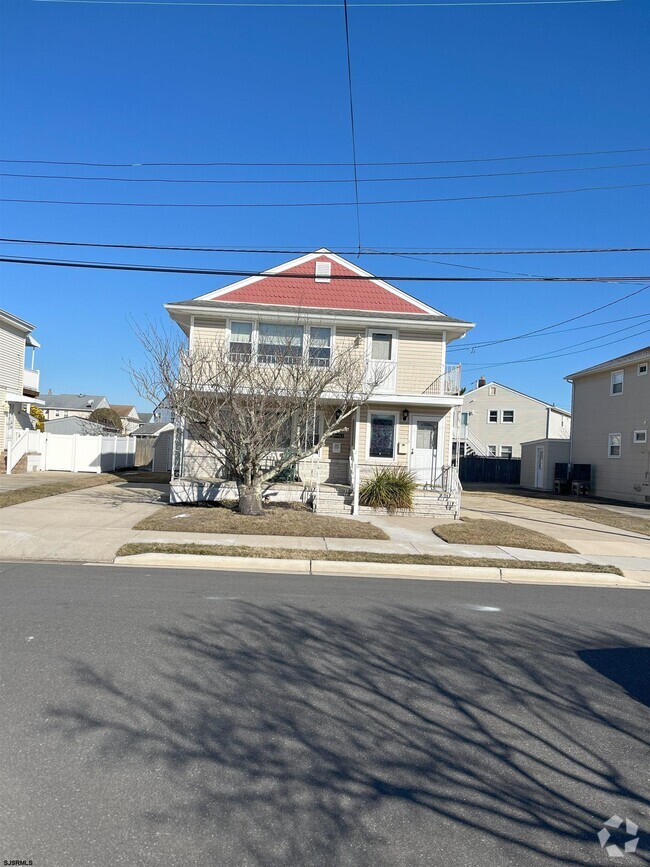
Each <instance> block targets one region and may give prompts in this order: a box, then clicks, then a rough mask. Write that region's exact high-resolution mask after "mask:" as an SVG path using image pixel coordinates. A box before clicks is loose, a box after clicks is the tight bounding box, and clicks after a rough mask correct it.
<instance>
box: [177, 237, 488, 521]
mask: <svg viewBox="0 0 650 867" xmlns="http://www.w3.org/2000/svg"><path fill="white" fill-rule="evenodd" d="M349 278H353V279H349ZM165 306H166V309H167V311H168V313H169V315H170V316H171V318H172V319H173V320H174V321H175V322H176V323H177V324H178V325H179V326H180V327H181V329H182V330H183V332H184V333H185V335H186V336H187V338H188V341H189V347H190V351H191V349H192V346H195V345H198V344H203V345H205V344H206V343H210V342H212V343H218V344H220V345H225V346H230V347H231V351H236V352H237V353H238V354H241V353H243V352H245V353H246V354H247V355H250V357H251V358H255V357H257V356H260V357H262V355H263V353H267V354H268V346H272V344H273V342H274V340H276V339H277V337H278V334H279V333H280V332H281V331H282V329H283V328H284V329H285V330H286V327H287V323H290V324H291V328H292V329H293V332H292V333H293V334H294V338H293V339H294V340H295V343H296V347H298V348H297V351H305V350H304V346H305V345H306V344H307V339H309V340H310V345H311V346H312V347H313V346H317V347H318V348H317V350H316V351H317V354H318V364H328V363H329V359H331V358H334V357H335V356H336V353H337V351H338V352H343V351H344V349H345V347H349V346H352V345H353V346H355V347H358V350H359V352H360V353H361V355H362V356H364V357H365V359H366V360H367V365H368V369H372V367H373V365H381V368H382V370H383V371H385V376H384V378H383V380H382V382H381V384H380V385H379V386H378V387H377V388H376V390H375V391H374V392H373V393H371V394H370V395H369V397H368V399H367V400H366V401H364V403H363V404H362V405H360V406H359V407H358V409H357V410H356V414H355V416H354V417H353V418H352V419H351V420H350V424H349V426H348V427H347V429H346V430H345V431H344V432H343V433H342V434H339V435H338V436H336V437H333V438H331V439H329V440H327V441H324V442H321V443H320V448H319V451H318V453H317V455H316V458H317V461H316V469H315V471H316V473H317V482H318V484H319V485H344V486H350V485H355V486H356V487H357V488H358V485H359V484H360V483H361V482H362V481H363V479H364V478H367V477H368V476H370V475H371V474H372V471H373V469H374V468H376V467H386V466H391V465H399V466H403V467H407V468H409V469H410V470H411V471H412V472H413V473H414V474H415V475H416V477H417V480H418V482H419V483H420V484H421V485H422V486H423V487H424V486H427V487H429V488H432V489H435V488H436V487H437V486H440V484H441V479H442V476H443V473H444V471H445V469H446V468H448V467H449V466H450V465H451V454H452V439H453V436H452V435H453V430H452V421H453V409H454V408H455V407H458V406H460V404H461V403H462V400H463V399H462V397H461V396H460V366H459V365H448V364H447V362H446V350H447V345H448V344H449V343H451V342H452V341H454V340H457V339H458V338H460V337H462V336H463V335H464V334H466V333H467V331H468V330H469V329H470V328H472V327H473V323H470V322H465V321H464V320H459V319H452V318H450V317H449V316H446V315H445V314H443V313H441V312H440V311H439V310H437V309H434V308H433V307H431V306H429V305H428V304H425V303H424V302H422V301H419V300H418V299H416V298H414V297H412V296H410V295H408V294H407V293H405V292H403V291H401V290H400V289H397V288H396V287H394V286H391V285H390V284H388V283H386V282H385V281H383V280H380V279H378V278H376V277H374V276H373V275H372V274H370V273H369V272H367V271H365V270H363V269H362V268H360V267H359V266H357V265H355V264H353V263H351V262H348V261H347V260H346V259H344V258H342V257H340V256H338V255H335V254H334V253H331V252H329V251H328V250H325V249H322V250H319V251H317V252H315V253H310V254H308V255H305V256H301V257H300V258H297V259H294V260H292V261H290V262H286V263H284V264H282V265H279V266H277V267H275V268H271V269H270V270H268V271H265V272H263V273H261V274H259V275H256V276H254V277H248V278H246V279H244V280H240V281H238V282H237V283H233V284H231V285H229V286H225V287H223V288H222V289H219V290H216V291H212V292H208V293H207V294H205V295H201V296H199V297H198V298H193V299H190V300H187V301H180V302H176V303H172V304H167V305H165ZM301 348H302V349H301ZM334 405H335V402H334ZM181 422H182V420H179V421H178V423H177V438H180V441H177V442H176V445H175V450H174V453H175V455H176V458H177V460H176V461H175V468H174V475H175V476H176V477H179V476H180V477H182V478H183V479H185V480H192V479H194V480H210V479H217V480H218V478H219V472H220V469H219V466H218V465H216V464H215V461H214V459H211V458H209V456H207V455H206V454H205V453H204V452H203V451H202V450H201V449H200V448H197V445H196V443H195V442H193V440H192V439H191V438H190V437H188V436H187V435H186V434H185V433H181V432H180V430H181V428H180V424H181ZM310 472H312V473H313V472H314V462H313V461H311V462H310ZM174 481H175V479H174V478H173V479H172V499H173V497H174V490H175V487H174ZM208 488H209V486H208V485H206V484H201V485H199V486H195V488H194V489H193V490H194V491H195V492H196V491H197V490H199V489H200V491H202V492H203V493H202V494H201V496H205V492H206V490H207V489H208ZM184 489H185V490H188V488H187V486H185V488H184ZM192 496H199V495H198V494H196V493H195V494H194V495H192ZM353 510H354V506H353Z"/></svg>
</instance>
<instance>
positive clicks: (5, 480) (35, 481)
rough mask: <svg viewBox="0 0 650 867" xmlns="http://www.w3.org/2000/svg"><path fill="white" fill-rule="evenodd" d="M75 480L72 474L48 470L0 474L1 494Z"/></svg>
mask: <svg viewBox="0 0 650 867" xmlns="http://www.w3.org/2000/svg"><path fill="white" fill-rule="evenodd" d="M71 477H72V478H74V476H73V474H72V473H65V472H58V471H57V470H47V471H45V472H42V473H12V474H11V475H9V476H8V475H7V474H6V473H0V494H3V493H5V491H19V490H22V489H23V488H34V487H36V486H38V485H51V484H54V483H55V482H69V481H70V478H71Z"/></svg>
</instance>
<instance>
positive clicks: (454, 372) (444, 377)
mask: <svg viewBox="0 0 650 867" xmlns="http://www.w3.org/2000/svg"><path fill="white" fill-rule="evenodd" d="M460 374H461V366H460V364H447V365H446V366H445V372H444V373H441V374H440V376H439V377H438V378H437V379H434V380H433V382H432V383H431V385H429V386H427V388H425V389H424V391H423V392H422V394H428V395H434V396H435V395H443V396H444V395H452V394H460Z"/></svg>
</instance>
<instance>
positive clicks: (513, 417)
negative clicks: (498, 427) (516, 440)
mask: <svg viewBox="0 0 650 867" xmlns="http://www.w3.org/2000/svg"><path fill="white" fill-rule="evenodd" d="M506 412H511V413H512V421H506V420H505V419H504V417H503V414H504V413H506ZM516 421H517V417H516V413H515V411H514V409H502V410H501V424H516Z"/></svg>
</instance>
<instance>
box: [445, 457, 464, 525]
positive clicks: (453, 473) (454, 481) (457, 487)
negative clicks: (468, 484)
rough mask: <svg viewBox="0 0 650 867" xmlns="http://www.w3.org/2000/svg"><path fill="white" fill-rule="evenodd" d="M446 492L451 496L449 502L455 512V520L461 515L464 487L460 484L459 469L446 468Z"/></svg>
mask: <svg viewBox="0 0 650 867" xmlns="http://www.w3.org/2000/svg"><path fill="white" fill-rule="evenodd" d="M446 470H447V473H446V477H445V490H446V492H447V494H448V495H449V502H450V503H451V506H452V508H453V510H454V518H458V516H459V515H460V499H461V494H462V493H463V486H462V485H461V483H460V478H459V476H458V469H457V467H453V466H452V467H446Z"/></svg>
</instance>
